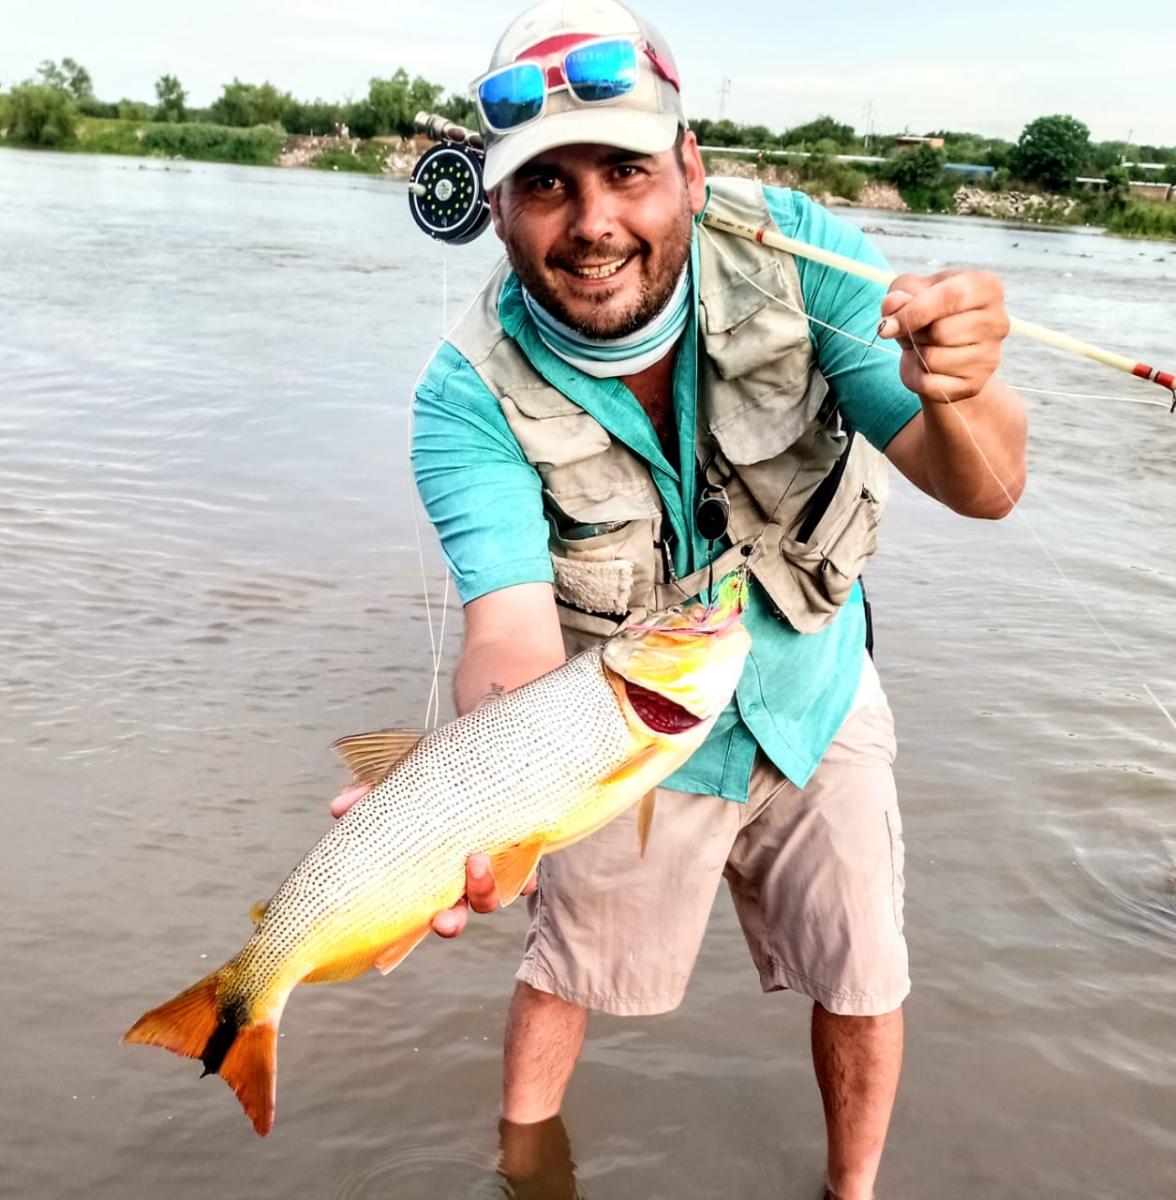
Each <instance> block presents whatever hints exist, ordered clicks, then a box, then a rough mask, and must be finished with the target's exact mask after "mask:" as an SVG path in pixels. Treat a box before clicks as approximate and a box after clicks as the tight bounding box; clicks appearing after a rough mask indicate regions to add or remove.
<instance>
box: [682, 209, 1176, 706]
mask: <svg viewBox="0 0 1176 1200" xmlns="http://www.w3.org/2000/svg"><path fill="white" fill-rule="evenodd" d="M701 228H702V231H703V233H705V234H706V236H707V237H708V238H710V240H711V245H712V246H713V247H714V249H715V250H716V251H717V252H718V253H719V255H720V257H722V258H723V260H724V261H725V262H726V263H727V265H728V266H729V267H731V268H732V269H733V270H734V271H736V272H737V273H738V274H739V275H740V276H741V277H742V278H743V279H744V280H745V281H746V282H747V283H750V284H751V285H752V286H753V287H754V288H755V289H756V290H757V291H759V292H762V293H763V294H764V295H765V296H767V297H768V298H769V299H770V300H773V301H775V302H776V303H778V304H780V305H782V306H783V307H784V308H787V309H790V310H791V311H793V312H795V313H798V314H799V315H801V316H803V317H805V318H806V319H807V320H811V321H813V322H814V323H815V324H817V325H821V326H823V327H824V328H826V329H831V330H833V332H835V333H838V334H841V335H842V336H843V337H848V338H851V339H852V340H853V341H855V342H859V343H863V344H868V343H865V339H864V338H860V337H857V336H856V335H854V334H852V333H850V332H849V331H848V330H843V329H838V328H837V327H836V326H835V325H829V324H827V323H826V322H824V321H819V320H817V319H816V318H815V317H809V315H808V314H807V313H805V312H804V311H803V310H802V309H800V308H798V307H797V306H795V305H793V304H790V303H788V301H786V300H783V299H781V297H779V296H776V295H774V294H773V293H771V292H769V291H767V290H766V289H765V288H762V287H760V286H759V284H757V283H756V282H755V280H754V279H751V278H750V277H749V276H748V275H747V274H746V273H745V272H743V271H742V270H741V269H740V268H739V266H738V264H736V263H734V262H732V261H731V259H730V258H729V257H728V256H727V255H726V253H725V252H724V251H723V249H722V247H721V246H720V245H719V244H718V241H717V240H716V239H715V237H714V235H713V234H712V233H711V232H710V231H709V230H708V229H707V228H706V226H701ZM899 318H900V319H901V313H900V314H899ZM908 336H909V330H908ZM911 346H912V348H913V349H914V351H915V355H916V357H917V358H918V360H919V362H920V364H921V365H922V367H923V370H924V371H927V373H928V374H931V372H930V371H929V370H928V367H927V363H926V360H925V359H924V358H923V355H922V352H921V351H920V350H919V347H918V343H917V342H916V341H915V340H914V338H912V339H911ZM874 349H875V352H878V353H887V354H891V355H892V356H893V354H894V352H893V351H891V350H889V349H887V348H884V347H882V346H877V347H874ZM1006 386H1009V387H1011V386H1012V385H1011V384H1009V385H1006ZM1025 390H1031V391H1036V392H1044V391H1045V389H1042V388H1034V389H1025ZM1059 394H1060V393H1059ZM940 395H941V396H942V398H943V403H945V404H947V406H948V407H949V408H950V409H951V410H952V412H954V413H955V415H956V417H958V418H959V421H960V423H961V425H962V426H963V428H964V432H965V433H966V434H967V435H968V440H969V441H970V442H971V443H972V446H973V448H974V449H975V451H976V453H977V455H978V456H979V458H980V461H981V462H982V463H983V464H984V467H985V469H986V470H987V471H988V473H989V474H990V475H991V476H992V478H993V479H994V480H995V481H996V485H997V487H999V488H1000V490H1001V491H1002V492H1003V493H1004V496H1005V499H1006V500H1008V502H1009V505H1010V508H1011V511H1012V512H1013V513H1014V514H1015V515H1016V516H1017V517H1018V518H1019V519H1020V520H1021V522H1022V523H1023V524H1024V526H1025V528H1026V529H1027V530H1028V531H1029V533H1030V536H1031V537H1032V538H1033V540H1034V542H1036V543H1037V545H1038V547H1039V548H1040V549H1041V552H1042V553H1043V554H1044V555H1045V557H1046V560H1047V561H1048V562H1049V564H1050V566H1052V567H1053V569H1054V570H1055V571H1056V572H1057V575H1058V577H1059V578H1060V579H1061V580H1062V582H1063V583H1064V584H1065V585H1066V587H1067V588H1068V589H1069V591H1070V593H1071V595H1072V596H1073V597H1074V599H1075V600H1076V601H1077V602H1078V604H1079V606H1080V607H1081V608H1082V611H1083V612H1084V613H1085V614H1086V615H1087V617H1088V618H1089V619H1090V621H1091V623H1092V624H1093V625H1094V626H1095V628H1096V629H1097V630H1098V631H1099V632H1100V633H1101V634H1102V635H1103V637H1104V638H1106V640H1107V641H1108V642H1109V643H1110V644H1111V646H1112V647H1113V648H1114V649H1115V650H1116V651H1117V652H1118V654H1119V655H1120V656H1121V657H1122V658H1123V660H1124V661H1125V662H1126V664H1127V665H1128V666H1129V667H1131V668H1132V671H1133V673H1134V670H1135V662H1134V660H1133V659H1132V657H1131V655H1130V654H1129V653H1128V652H1127V650H1126V649H1125V648H1124V647H1123V645H1122V644H1121V643H1120V642H1119V640H1118V639H1117V638H1116V637H1114V635H1113V634H1112V633H1111V632H1110V630H1108V629H1107V628H1106V626H1105V625H1104V624H1103V623H1102V621H1101V620H1099V618H1098V616H1097V615H1096V614H1095V613H1094V611H1093V610H1092V609H1091V608H1090V606H1089V605H1088V604H1087V603H1086V601H1085V600H1084V599H1083V597H1082V595H1081V594H1080V593H1079V591H1078V588H1077V585H1076V584H1075V583H1074V582H1073V581H1072V580H1071V579H1070V577H1069V576H1068V575H1067V574H1066V573H1065V571H1063V570H1062V567H1061V564H1060V563H1059V562H1058V561H1057V559H1056V558H1055V557H1054V556H1053V554H1052V552H1051V551H1050V549H1049V547H1048V546H1047V545H1046V543H1045V541H1044V540H1043V539H1042V538H1041V537H1040V536H1039V535H1038V533H1037V529H1036V527H1035V526H1034V525H1033V523H1032V522H1031V521H1030V520H1029V518H1028V517H1027V516H1026V515H1025V513H1024V512H1022V511H1021V509H1020V508H1019V507H1018V506H1017V503H1016V501H1015V500H1014V499H1013V497H1012V495H1011V494H1010V492H1009V490H1008V488H1007V487H1006V486H1005V483H1004V480H1003V479H1001V477H1000V475H999V474H998V473H997V471H996V469H995V468H994V467H993V465H992V463H991V462H989V460H988V456H987V455H986V454H985V453H984V450H983V448H982V447H981V445H980V443H979V442H978V441H977V439H976V435H975V434H974V433H973V432H972V427H971V425H970V424H969V422H968V419H967V418H966V417H965V416H964V414H963V413H962V412H960V410H959V409H958V408H957V407H956V405H955V404H952V403H951V401H949V400H948V399H947V396H946V395H945V394H944V393H943V392H940ZM1143 403H1151V404H1159V406H1160V407H1163V408H1166V407H1167V404H1165V403H1164V402H1163V401H1146V400H1145V401H1143ZM761 536H762V533H761ZM1139 683H1140V686H1141V687H1142V688H1143V690H1144V692H1146V693H1147V696H1148V698H1149V699H1150V700H1151V701H1152V703H1153V704H1154V705H1155V706H1156V708H1158V709H1159V710H1160V713H1161V714H1162V715H1163V716H1164V717H1165V719H1166V720H1167V721H1168V723H1169V724H1170V725H1171V726H1172V728H1173V729H1176V717H1173V715H1172V713H1170V712H1169V711H1168V709H1167V708H1166V707H1165V706H1164V704H1163V703H1162V702H1161V701H1160V699H1159V697H1158V696H1157V695H1156V694H1155V692H1154V691H1152V689H1151V688H1150V687H1149V686H1148V684H1147V682H1146V680H1143V679H1140V680H1139Z"/></svg>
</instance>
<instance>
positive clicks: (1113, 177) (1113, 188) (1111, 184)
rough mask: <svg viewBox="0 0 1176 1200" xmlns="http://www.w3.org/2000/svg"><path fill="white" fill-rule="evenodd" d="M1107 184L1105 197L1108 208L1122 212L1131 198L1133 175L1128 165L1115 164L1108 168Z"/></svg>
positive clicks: (1104, 192)
mask: <svg viewBox="0 0 1176 1200" xmlns="http://www.w3.org/2000/svg"><path fill="white" fill-rule="evenodd" d="M1106 177H1107V186H1106V188H1105V189H1104V191H1103V198H1104V201H1105V203H1106V206H1107V208H1113V209H1117V210H1118V211H1119V212H1122V211H1123V210H1124V209H1125V208H1126V207H1127V205H1128V202H1129V201H1130V199H1131V176H1130V174H1129V173H1128V171H1127V168H1126V167H1120V166H1117V165H1116V166H1113V167H1107V170H1106Z"/></svg>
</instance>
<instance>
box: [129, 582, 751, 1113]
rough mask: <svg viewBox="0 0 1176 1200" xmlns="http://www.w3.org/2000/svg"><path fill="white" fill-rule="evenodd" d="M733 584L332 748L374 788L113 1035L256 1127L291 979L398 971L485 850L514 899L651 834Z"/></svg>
mask: <svg viewBox="0 0 1176 1200" xmlns="http://www.w3.org/2000/svg"><path fill="white" fill-rule="evenodd" d="M743 586H744V584H743V581H742V579H741V578H740V577H734V578H733V580H731V581H729V582H728V583H727V584H726V585H724V588H723V589H722V591H721V593H720V600H719V603H718V605H717V606H716V607H714V608H710V609H707V608H704V607H703V606H702V605H700V604H692V605H688V606H687V607H685V608H683V609H672V610H669V611H668V612H665V613H659V614H657V615H656V616H654V617H651V618H649V619H648V621H647V622H646V623H645V624H643V625H641V626H639V627H636V628H634V629H633V630H626V631H622V632H621V633H619V634H617V635H616V636H615V637H613V638H612V639H611V640H610V641H609V642H607V643H605V645H604V646H602V647H597V648H595V649H593V650H589V651H587V652H585V653H584V654H580V655H578V656H577V657H575V658H573V659H570V660H569V661H568V662H567V663H565V664H564V665H563V666H562V667H560V668H558V669H557V670H555V671H552V672H550V673H549V674H547V675H544V676H542V677H541V678H539V679H536V680H534V681H533V682H531V683H529V684H526V685H525V686H524V687H521V688H519V689H517V690H516V691H514V692H511V693H509V694H508V695H506V696H504V697H503V698H502V699H501V700H499V701H497V702H495V703H494V704H490V705H485V706H483V707H481V708H478V709H476V710H475V711H473V712H471V713H468V714H467V715H466V716H464V717H460V718H458V719H457V720H455V721H451V722H450V723H449V724H447V725H443V726H442V727H441V728H439V729H437V730H435V731H433V732H432V733H429V734H427V735H421V734H419V733H418V734H407V733H404V732H384V733H378V734H361V735H359V736H357V737H351V738H344V739H342V740H341V741H340V742H338V743H336V746H337V747H338V748H339V750H340V751H341V752H342V754H343V755H344V757H345V758H346V759H347V761H348V763H349V764H350V765H351V767H352V770H353V773H354V775H355V777H356V780H357V781H360V782H365V783H373V784H375V785H376V786H374V787H373V789H372V790H371V791H370V792H369V793H368V794H367V795H366V796H365V797H364V798H363V799H362V800H360V801H359V802H358V803H357V804H355V805H354V806H353V807H352V808H351V809H350V810H349V811H348V812H347V813H346V814H345V815H344V816H343V817H342V818H341V819H340V820H339V821H338V822H336V824H335V825H334V826H333V827H332V828H331V829H330V830H329V831H328V833H327V834H326V835H325V836H324V837H323V838H322V839H321V840H320V841H319V842H318V844H317V845H316V846H314V847H313V849H312V850H311V851H310V853H309V854H307V855H306V857H305V858H304V859H303V860H302V861H301V862H300V863H299V864H298V865H297V866H296V867H295V868H294V870H293V871H292V872H291V873H290V874H289V875H288V876H287V878H286V880H285V882H284V883H283V884H282V885H281V887H279V888H278V890H277V892H276V893H275V894H274V896H273V898H272V899H271V900H270V901H269V903H268V904H267V905H265V906H258V908H257V910H256V911H255V913H254V916H255V919H256V920H257V922H258V923H257V927H256V929H255V930H254V932H253V936H252V937H251V938H250V939H249V941H248V942H247V943H246V944H245V946H244V948H243V949H242V950H241V952H240V953H239V954H238V955H237V956H236V957H235V958H233V959H231V960H230V961H229V962H227V963H226V964H225V965H224V966H223V967H221V968H220V969H219V970H218V971H214V972H213V973H212V974H211V975H208V976H206V977H205V978H204V979H202V980H200V981H199V982H198V983H196V984H194V985H193V986H192V987H190V988H188V989H187V990H186V991H184V992H181V993H180V994H179V995H178V996H176V997H175V998H174V999H172V1000H170V1001H168V1002H167V1003H166V1004H164V1005H162V1006H160V1007H159V1008H156V1009H153V1010H152V1011H150V1012H148V1013H146V1014H145V1015H144V1016H142V1017H140V1018H139V1020H138V1021H136V1022H135V1024H134V1025H133V1026H132V1027H131V1028H130V1029H129V1030H128V1031H127V1033H126V1035H125V1036H124V1038H123V1040H124V1041H126V1042H140V1043H145V1044H147V1045H153V1046H163V1047H165V1048H166V1049H168V1050H171V1051H173V1052H175V1053H176V1054H181V1055H185V1056H187V1057H188V1058H198V1059H200V1060H201V1061H202V1062H203V1064H204V1073H205V1074H206V1075H207V1074H214V1073H215V1074H218V1075H220V1076H221V1078H222V1079H224V1080H225V1081H226V1082H227V1083H228V1084H229V1086H230V1087H231V1088H232V1089H233V1091H234V1092H235V1093H236V1095H237V1098H238V1099H239V1100H240V1102H241V1105H242V1107H243V1108H244V1109H245V1112H246V1113H247V1114H248V1116H249V1118H250V1120H251V1121H252V1122H253V1127H254V1129H255V1130H256V1131H257V1132H258V1133H259V1134H261V1135H263V1136H264V1135H265V1134H267V1133H268V1132H269V1131H270V1128H271V1127H272V1125H273V1118H274V1098H275V1078H276V1074H275V1072H276V1053H277V1035H278V1022H279V1020H280V1019H281V1015H282V1010H283V1009H284V1007H285V1004H286V1000H287V998H288V997H289V995H290V992H291V991H292V990H293V989H294V988H295V987H296V986H297V985H298V984H299V983H328V982H336V981H340V980H345V979H352V978H354V977H356V976H357V975H360V974H362V973H363V972H365V971H367V970H369V969H370V968H371V967H376V968H377V969H378V970H380V971H382V972H384V973H387V972H388V971H390V970H392V968H393V967H395V966H396V965H397V964H398V963H400V962H401V961H402V960H403V959H404V958H405V957H406V956H407V955H408V954H409V953H410V952H411V951H412V949H413V948H414V947H415V946H416V945H417V944H418V943H419V942H420V941H421V940H422V939H423V938H424V937H425V936H426V934H427V933H428V931H429V928H430V925H431V922H432V919H433V917H434V916H435V915H436V914H437V913H439V912H441V911H443V910H444V909H447V908H450V907H451V906H452V905H453V904H455V903H456V902H457V901H458V899H460V897H461V895H462V893H463V892H464V890H465V868H466V860H467V859H468V858H469V856H470V855H471V854H474V853H477V852H485V853H487V854H489V856H490V859H491V863H492V867H493V871H494V877H495V880H496V882H497V885H498V889H499V893H500V898H501V900H502V903H503V904H509V903H510V902H511V901H513V900H514V899H515V898H516V897H517V896H518V894H519V892H520V891H521V890H522V888H523V886H524V885H525V883H526V881H527V879H528V878H529V877H530V875H531V873H532V871H533V870H534V869H535V866H536V864H537V863H538V861H539V859H540V858H541V857H542V856H543V855H544V854H549V853H551V852H553V851H555V850H559V849H560V848H562V847H564V846H568V845H570V844H571V843H573V842H575V841H578V840H579V839H580V838H583V837H586V836H587V835H588V834H590V833H592V832H594V831H595V830H597V829H599V828H600V827H601V826H602V825H604V824H606V823H607V822H609V821H611V820H612V819H613V818H614V817H616V816H618V815H619V814H620V813H621V812H623V811H624V810H625V809H626V808H628V807H629V806H630V805H631V804H633V803H635V802H637V801H639V800H641V801H642V809H641V810H640V812H639V818H640V819H639V822H638V824H639V829H640V830H641V837H642V840H643V841H644V838H645V837H646V836H647V835H648V830H649V822H650V820H651V818H652V795H653V789H654V788H655V787H656V786H657V784H658V783H660V782H661V780H662V779H664V778H665V777H666V776H667V775H669V774H670V773H671V772H673V771H675V770H676V769H677V768H678V767H679V766H681V765H682V764H683V763H684V762H685V761H686V760H687V759H688V758H689V757H690V755H691V754H692V753H693V752H694V751H695V750H696V749H697V748H698V746H700V745H701V744H702V742H703V740H704V739H705V737H706V735H707V734H708V733H709V732H710V729H711V727H712V725H713V724H714V721H715V719H716V718H717V716H718V715H719V713H720V712H721V711H722V710H723V708H724V707H725V706H726V705H727V703H728V701H729V700H730V698H731V695H732V693H733V691H734V689H735V685H736V683H737V682H738V679H739V675H740V673H741V671H742V669H743V662H744V658H745V657H746V655H747V651H748V649H749V647H750V639H749V637H748V635H747V632H746V630H745V629H744V628H743V626H742V624H741V623H740V622H739V615H740V613H741V612H742V608H743V591H742V589H743ZM637 852H638V850H637V847H634V853H637Z"/></svg>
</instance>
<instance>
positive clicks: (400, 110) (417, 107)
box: [354, 67, 442, 137]
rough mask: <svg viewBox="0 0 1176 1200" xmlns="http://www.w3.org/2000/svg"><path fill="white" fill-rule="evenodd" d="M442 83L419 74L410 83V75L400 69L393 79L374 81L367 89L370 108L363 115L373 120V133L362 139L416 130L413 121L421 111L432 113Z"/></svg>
mask: <svg viewBox="0 0 1176 1200" xmlns="http://www.w3.org/2000/svg"><path fill="white" fill-rule="evenodd" d="M441 91H442V88H441V86H440V85H439V84H436V83H430V82H429V81H428V80H427V79H425V78H424V77H423V76H421V75H418V76H416V78H414V79H412V80H411V81H410V80H409V78H408V72H407V71H406V70H405V69H404V68H403V67H401V68H399V69H398V70H397V71H396V73H395V74H394V75H393V76H392V77H391V78H390V79H373V80H372V81H371V83H370V85H369V87H368V95H367V103H368V108H367V109H364V110H363V116H364V117H369V116H370V118H371V119H372V120H373V121H374V125H375V128H374V130H373V131H372V133H368V134H363V133H360V131H359V130H358V129H357V130H354V132H356V133H360V136H361V137H362V136H367V137H373V136H378V135H380V134H390V133H398V134H400V135H402V136H404V137H407V136H408V135H409V134H411V133H412V131H413V118H414V117H415V116H416V114H417V113H418V112H422V111H423V112H432V111H433V109H434V107H435V106H436V104H437V98H438V97H439V96H440V95H441Z"/></svg>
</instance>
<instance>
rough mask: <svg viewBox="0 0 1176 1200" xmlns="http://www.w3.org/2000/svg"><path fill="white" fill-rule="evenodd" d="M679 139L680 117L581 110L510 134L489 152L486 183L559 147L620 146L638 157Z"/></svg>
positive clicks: (622, 110) (556, 115) (657, 151)
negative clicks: (546, 151) (582, 145)
mask: <svg viewBox="0 0 1176 1200" xmlns="http://www.w3.org/2000/svg"><path fill="white" fill-rule="evenodd" d="M677 136H678V118H677V115H676V114H674V113H651V112H634V111H633V110H632V109H626V108H613V109H606V108H587V107H586V108H578V109H574V110H573V111H571V112H564V113H553V114H550V115H544V116H543V117H542V118H541V119H540V120H538V121H536V122H535V123H534V124H533V125H528V126H527V127H526V128H525V129H520V130H519V131H518V133H508V134H504V135H502V136H501V137H499V138H496V139H495V140H494V141H492V142H491V143H490V145H489V146H488V147H487V148H486V166H485V171H484V173H483V182H484V183H485V186H486V187H487V188H493V187H497V186H498V185H499V184H500V183H501V182H502V181H503V180H504V179H505V178H506V177H507V176H508V175H513V174H514V173H515V171H517V170H518V169H519V167H521V166H522V165H523V164H524V163H526V162H530V161H531V159H533V158H534V157H535V156H536V155H537V154H542V153H543V152H544V151H545V150H554V149H556V148H557V147H558V146H575V145H580V144H592V145H601V146H616V147H617V148H618V149H621V150H633V151H635V152H636V153H638V154H661V153H662V151H664V150H668V149H669V148H670V147H671V146H672V145H673V144H674V142H675V140H676V139H677Z"/></svg>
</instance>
